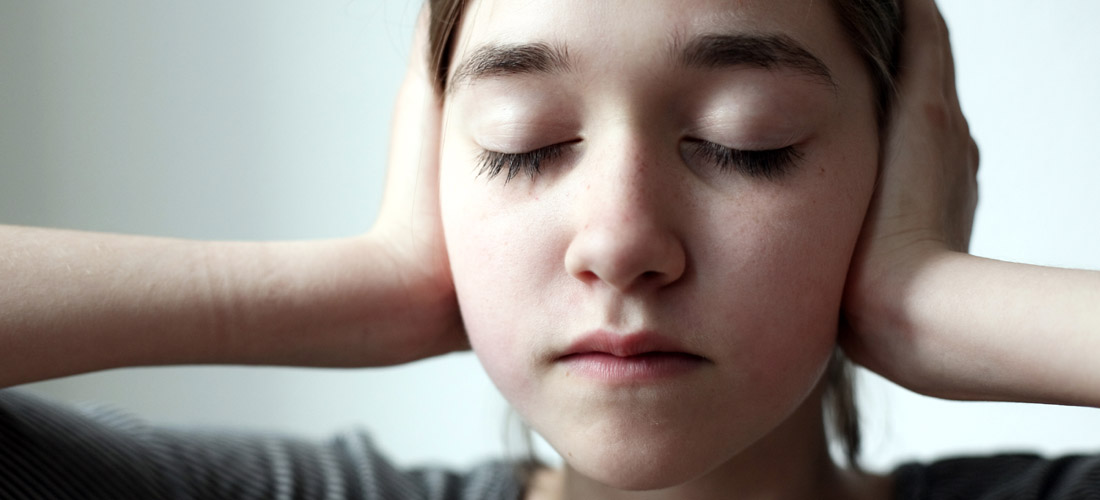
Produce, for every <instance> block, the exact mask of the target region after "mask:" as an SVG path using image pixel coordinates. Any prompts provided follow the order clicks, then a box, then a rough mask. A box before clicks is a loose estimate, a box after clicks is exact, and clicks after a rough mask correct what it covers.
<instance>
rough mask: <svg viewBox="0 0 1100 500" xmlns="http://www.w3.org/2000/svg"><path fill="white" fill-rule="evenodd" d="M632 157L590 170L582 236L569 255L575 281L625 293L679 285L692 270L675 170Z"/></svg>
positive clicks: (578, 208)
mask: <svg viewBox="0 0 1100 500" xmlns="http://www.w3.org/2000/svg"><path fill="white" fill-rule="evenodd" d="M622 156H625V155H622ZM633 157H634V160H633V161H621V160H620V161H617V162H603V163H602V164H601V165H590V166H589V168H588V169H587V171H589V172H593V174H592V175H590V176H586V178H585V187H584V188H582V189H581V193H582V194H581V196H578V197H577V200H576V201H577V203H576V204H575V205H574V207H575V209H574V210H575V212H574V214H575V216H576V220H577V223H576V227H577V232H576V233H575V234H574V236H573V239H572V240H571V241H570V243H569V246H568V248H567V250H566V253H565V267H566V270H567V271H568V272H569V274H570V275H572V276H573V277H574V278H576V279H578V280H580V281H582V282H584V283H586V284H588V285H590V286H596V285H599V284H604V285H606V286H610V287H612V288H614V289H616V290H619V291H620V292H624V293H625V292H631V293H633V292H640V291H644V290H650V289H658V288H661V287H664V286H667V285H669V284H672V283H675V282H676V281H678V280H679V279H680V278H681V277H682V276H683V274H684V270H685V267H686V266H687V254H686V252H685V249H684V244H683V243H684V242H683V239H682V238H681V237H680V236H679V235H678V234H677V230H678V229H680V228H678V227H677V224H676V219H677V215H676V214H677V213H678V212H679V209H680V207H677V206H676V205H677V200H676V193H675V191H676V190H675V187H674V185H673V184H674V181H673V182H670V181H671V180H672V179H671V178H672V177H674V175H670V174H673V173H674V172H669V171H668V170H667V169H665V170H662V168H661V167H660V166H659V165H648V164H646V163H645V162H644V161H640V158H642V155H640V154H635V155H633ZM581 168H584V166H582V167H581ZM681 205H682V204H681Z"/></svg>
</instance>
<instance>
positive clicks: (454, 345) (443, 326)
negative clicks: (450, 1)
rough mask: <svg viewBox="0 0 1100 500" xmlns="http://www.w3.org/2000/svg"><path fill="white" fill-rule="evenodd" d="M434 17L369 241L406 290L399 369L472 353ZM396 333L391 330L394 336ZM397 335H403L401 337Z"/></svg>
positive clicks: (418, 48)
mask: <svg viewBox="0 0 1100 500" xmlns="http://www.w3.org/2000/svg"><path fill="white" fill-rule="evenodd" d="M427 40H428V10H427V8H426V7H425V8H424V9H422V10H421V13H420V17H419V19H418V21H417V27H416V34H415V38H414V42H413V47H412V52H411V54H410V56H409V66H408V69H407V71H406V74H405V79H404V82H403V83H402V85H401V89H400V92H399V94H398V97H397V103H396V106H395V109H394V114H393V119H392V122H391V130H392V132H391V133H392V136H391V138H390V151H389V161H388V166H387V172H386V185H385V193H384V195H383V200H382V208H381V211H380V214H379V217H378V220H377V221H375V225H374V227H373V228H372V229H371V231H370V233H369V235H368V239H369V240H370V241H371V242H372V243H373V244H375V245H377V246H378V247H379V248H381V249H382V250H383V253H384V254H385V255H387V256H388V257H389V263H388V264H390V265H392V267H391V269H392V271H393V272H394V273H396V279H397V281H398V282H399V283H400V288H401V290H399V291H398V292H397V293H393V294H392V295H391V296H388V297H386V298H385V300H386V301H392V302H393V303H392V304H391V307H392V309H391V310H392V311H395V312H400V311H404V313H402V314H396V315H395V317H394V319H393V321H394V324H393V325H392V327H393V331H395V332H402V333H401V335H399V336H398V338H395V339H393V341H394V344H393V346H392V347H393V348H394V351H393V354H394V356H395V357H394V359H393V362H395V363H399V362H406V361H412V360H415V359H419V358H421V357H426V356H432V355H437V354H443V353H446V352H450V351H454V350H460V349H466V348H469V344H468V341H467V339H466V335H465V331H464V330H463V327H462V319H461V317H460V315H459V310H458V303H457V300H456V298H455V292H454V284H453V282H452V279H451V270H450V265H449V263H448V260H447V252H446V246H445V243H444V240H443V227H442V222H441V219H440V208H439V145H440V127H441V121H442V118H441V115H442V100H441V98H440V97H439V96H438V95H437V92H436V91H435V88H434V86H433V83H432V78H431V75H430V73H429V70H428V65H427V57H426V44H427ZM387 330H389V329H387ZM395 335H396V334H395Z"/></svg>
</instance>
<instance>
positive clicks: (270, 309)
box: [0, 23, 465, 387]
mask: <svg viewBox="0 0 1100 500" xmlns="http://www.w3.org/2000/svg"><path fill="white" fill-rule="evenodd" d="M421 24H422V27H421V28H422V29H419V30H418V35H417V42H416V43H415V44H414V47H413V50H412V59H411V62H410V66H409V71H408V74H407V75H406V79H405V83H404V84H403V85H402V89H401V92H400V94H399V96H398V103H397V107H396V110H395V114H394V116H395V119H394V122H393V136H392V139H391V147H390V159H389V172H388V176H387V184H386V193H385V199H384V202H383V207H382V212H381V214H380V216H379V220H378V221H377V222H376V223H375V226H374V228H373V229H372V231H371V232H370V234H368V235H366V236H362V237H356V238H349V239H344V240H332V241H317V242H273V243H232V242H197V241H184V240H174V239H166V238H150V237H140V236H123V235H109V234H96V233H88V232H77V231H64V230H49V229H37V228H23V227H5V226H0V283H3V286H2V287H0V387H3V386H9V385H13V384H19V383H25V382H31V381H36V380H42V379H46V378H51V377H57V376H63V375H70V374H74V373H81V372H86V371H91V370H99V369H106V368H114V367H120V366H135V365H155V364H172V363H251V364H296V365H315V366H374V365H386V364H395V363H401V362H406V361H411V360H414V359H419V358H421V357H425V356H429V355H434V354H441V353H444V352H449V351H452V350H456V349H460V348H462V347H463V346H464V345H465V337H464V334H463V331H462V326H461V318H460V317H459V314H458V305H457V302H456V300H455V297H454V291H453V286H452V285H451V281H450V270H449V266H448V264H447V259H446V253H445V250H444V246H443V239H442V230H441V229H440V224H439V220H438V219H439V212H438V200H437V198H438V195H437V192H438V187H437V186H436V183H437V182H438V181H437V173H436V170H437V163H438V161H437V154H438V128H439V101H438V99H437V98H436V96H435V94H434V91H433V90H432V87H431V84H430V80H428V76H427V71H426V69H425V68H424V62H423V57H422V54H423V45H422V44H423V42H422V40H421V38H423V36H424V29H423V26H426V24H425V23H421Z"/></svg>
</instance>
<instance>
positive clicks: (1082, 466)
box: [896, 454, 1100, 500]
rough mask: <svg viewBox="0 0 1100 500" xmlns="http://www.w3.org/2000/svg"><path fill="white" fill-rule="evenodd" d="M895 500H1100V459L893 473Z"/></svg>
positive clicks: (951, 462) (954, 462)
mask: <svg viewBox="0 0 1100 500" xmlns="http://www.w3.org/2000/svg"><path fill="white" fill-rule="evenodd" d="M896 477H897V483H896V484H897V486H896V491H897V495H896V498H897V499H898V500H954V499H958V500H963V499H966V500H995V499H996V500H1001V499H1013V500H1084V499H1100V456H1087V455H1073V456H1065V457H1060V458H1055V459H1049V458H1043V457H1039V456H1037V455H1027V454H1012V455H996V456H990V457H967V458H953V459H948V460H942V461H938V462H934V463H932V464H929V465H921V464H907V465H904V466H902V467H899V468H898V470H897V475H896Z"/></svg>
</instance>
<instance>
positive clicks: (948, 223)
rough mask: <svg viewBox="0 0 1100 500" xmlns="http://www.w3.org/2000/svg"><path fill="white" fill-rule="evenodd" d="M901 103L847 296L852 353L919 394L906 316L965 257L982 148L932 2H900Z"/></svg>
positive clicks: (845, 338)
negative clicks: (946, 264) (910, 298)
mask: <svg viewBox="0 0 1100 500" xmlns="http://www.w3.org/2000/svg"><path fill="white" fill-rule="evenodd" d="M903 9H904V10H903V16H904V17H903V20H904V24H905V28H904V32H903V37H902V47H901V59H900V67H899V75H898V96H897V97H898V99H897V101H896V103H895V105H894V109H893V116H892V117H891V119H890V122H889V126H888V128H887V131H886V135H885V137H884V148H883V156H882V166H881V171H880V173H879V179H878V187H877V191H876V193H875V195H874V198H873V199H872V202H871V207H870V209H869V212H868V214H867V219H866V221H865V222H864V227H863V231H862V234H861V235H860V241H859V244H858V246H857V249H856V253H855V256H854V258H853V262H852V267H851V269H850V271H849V274H848V282H847V284H846V288H845V297H844V302H845V305H844V313H845V316H846V319H847V321H848V331H846V332H842V335H841V343H842V345H843V347H844V349H845V352H846V353H847V354H848V356H849V357H850V358H852V359H853V360H855V361H856V362H858V363H860V364H862V365H864V366H866V367H867V368H869V369H871V370H874V371H876V372H878V373H880V374H882V375H883V376H885V377H887V378H889V379H892V380H894V381H895V382H899V383H901V384H902V385H907V386H909V387H910V388H913V387H914V386H919V385H920V384H921V382H919V381H917V380H916V379H918V378H920V377H921V372H922V371H923V370H924V369H925V367H917V366H915V364H917V363H919V361H917V360H915V359H913V358H914V357H915V353H914V349H913V345H914V343H915V342H916V341H917V340H919V339H913V338H909V337H907V335H908V334H909V333H910V331H909V330H908V329H907V328H905V325H904V322H905V321H906V318H904V317H903V315H900V314H899V311H901V309H903V307H904V302H905V301H906V298H907V295H906V291H907V290H908V289H910V288H911V286H912V284H913V283H914V282H916V281H917V280H918V279H919V278H920V276H921V273H922V270H924V268H925V267H926V266H929V265H931V264H933V263H934V262H935V261H936V260H937V259H939V258H942V257H944V256H945V255H949V254H951V253H952V252H966V251H967V249H968V247H969V242H970V231H971V226H972V224H973V218H974V209H975V206H976V205H977V170H978V148H977V145H976V144H975V143H974V140H973V139H972V138H971V137H970V131H969V127H968V126H967V122H966V118H965V117H964V116H963V114H962V110H961V108H960V107H959V100H958V95H957V93H956V89H955V70H954V61H953V57H952V54H951V44H950V40H949V39H948V33H947V26H946V24H945V23H944V20H943V18H942V16H941V15H940V13H939V10H938V9H937V7H936V4H935V2H934V1H933V0H905V1H903Z"/></svg>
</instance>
